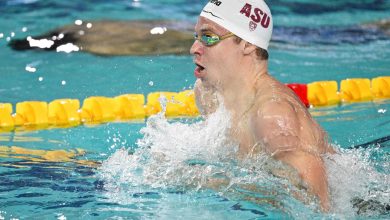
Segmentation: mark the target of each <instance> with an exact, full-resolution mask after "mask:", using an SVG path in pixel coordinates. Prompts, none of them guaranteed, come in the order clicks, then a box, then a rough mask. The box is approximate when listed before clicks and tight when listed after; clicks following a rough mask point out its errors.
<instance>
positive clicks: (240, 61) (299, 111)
mask: <svg viewBox="0 0 390 220" xmlns="http://www.w3.org/2000/svg"><path fill="white" fill-rule="evenodd" d="M272 29H273V20H272V15H271V12H270V9H269V8H268V6H267V5H266V3H265V2H264V1H262V0H256V1H254V0H245V1H231V0H219V1H210V2H209V3H208V4H207V5H206V6H205V7H204V8H203V10H202V12H201V14H200V16H199V18H198V22H197V24H196V26H195V42H194V43H193V45H192V47H191V50H190V52H191V54H192V55H193V56H194V63H195V64H196V68H195V72H194V74H195V76H196V77H197V81H196V83H195V87H194V91H195V96H196V102H197V105H198V108H199V109H200V111H201V113H202V114H203V115H205V116H206V117H207V115H208V114H210V113H212V112H214V111H215V109H216V107H217V106H218V105H219V104H220V103H221V100H223V104H224V106H225V107H226V109H227V110H228V111H229V112H230V113H231V120H232V121H231V123H232V129H231V137H232V138H233V139H234V140H235V141H237V142H238V143H239V158H246V157H248V156H251V155H254V154H256V153H260V152H265V153H267V154H268V155H270V156H271V157H272V158H274V159H276V160H278V161H281V162H283V163H284V164H285V165H287V166H289V167H291V168H293V169H294V170H295V171H296V172H297V173H298V175H299V177H300V179H301V181H303V182H304V183H305V185H306V186H307V188H308V191H309V192H310V193H311V194H312V195H314V196H316V197H317V198H318V199H319V203H320V205H321V208H322V209H323V210H324V211H328V210H329V208H330V198H329V191H328V181H327V171H326V168H325V165H324V161H323V158H322V156H323V155H324V154H326V153H333V152H334V151H333V149H332V148H331V147H330V146H329V145H328V143H327V140H326V133H325V132H324V130H323V129H322V128H321V127H320V126H319V124H317V122H316V121H315V120H314V119H313V118H312V117H311V115H310V113H309V112H308V111H307V109H306V107H305V106H304V105H303V104H302V103H301V101H300V100H299V98H297V96H296V95H295V94H294V92H293V91H292V90H290V89H289V88H287V87H286V86H285V85H283V84H282V83H280V82H279V81H278V80H276V79H275V78H273V77H272V76H271V75H270V74H269V73H268V46H269V42H270V40H271V35H272ZM218 97H221V98H218Z"/></svg>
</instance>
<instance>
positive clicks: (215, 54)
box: [190, 17, 238, 88]
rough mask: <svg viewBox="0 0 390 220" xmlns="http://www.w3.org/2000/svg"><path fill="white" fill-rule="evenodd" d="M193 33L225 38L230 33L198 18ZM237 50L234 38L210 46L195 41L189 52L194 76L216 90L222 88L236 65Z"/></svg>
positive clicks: (211, 22)
mask: <svg viewBox="0 0 390 220" xmlns="http://www.w3.org/2000/svg"><path fill="white" fill-rule="evenodd" d="M195 33H196V35H198V36H202V35H203V34H205V33H206V34H215V35H218V36H226V35H229V33H230V32H229V31H228V30H226V29H224V28H223V27H221V26H219V25H218V24H216V23H215V22H213V21H210V20H209V19H207V18H204V17H199V19H198V23H197V24H196V26H195ZM237 48H238V44H237V43H235V42H234V37H228V38H226V39H223V40H221V41H219V42H218V43H217V44H215V45H212V46H209V45H206V44H205V43H204V42H201V41H200V40H195V42H194V44H193V45H192V47H191V50H190V52H191V54H193V55H194V63H195V64H196V68H195V71H194V74H195V76H196V77H197V78H199V79H201V80H202V81H203V82H204V83H207V84H210V85H212V86H215V87H217V88H220V87H223V85H224V84H225V83H224V82H225V81H226V80H229V79H230V77H229V74H230V72H232V71H231V70H232V68H231V66H232V65H237V59H236V55H237V54H238V53H237Z"/></svg>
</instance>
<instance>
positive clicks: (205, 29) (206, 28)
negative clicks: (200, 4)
mask: <svg viewBox="0 0 390 220" xmlns="http://www.w3.org/2000/svg"><path fill="white" fill-rule="evenodd" d="M199 32H214V30H213V27H212V26H210V25H208V24H205V25H202V26H201V27H200V29H199Z"/></svg>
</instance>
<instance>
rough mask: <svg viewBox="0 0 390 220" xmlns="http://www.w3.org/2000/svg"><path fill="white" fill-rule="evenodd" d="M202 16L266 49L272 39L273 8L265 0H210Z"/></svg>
mask: <svg viewBox="0 0 390 220" xmlns="http://www.w3.org/2000/svg"><path fill="white" fill-rule="evenodd" d="M200 16H202V17H205V18H208V19H210V20H211V21H213V22H215V23H217V24H218V25H220V26H222V27H223V28H225V29H227V30H229V31H230V32H232V33H233V34H235V35H236V36H238V37H240V38H241V39H244V40H245V41H247V42H249V43H251V44H254V45H256V46H258V47H260V48H263V49H265V50H267V49H268V45H269V42H270V40H271V35H272V29H273V21H272V15H271V10H270V9H269V8H268V6H267V4H266V3H265V2H264V1H263V0H243V1H242V0H210V1H209V3H207V5H206V6H205V7H204V8H203V10H202V12H201V13H200Z"/></svg>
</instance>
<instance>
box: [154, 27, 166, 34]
mask: <svg viewBox="0 0 390 220" xmlns="http://www.w3.org/2000/svg"><path fill="white" fill-rule="evenodd" d="M166 31H167V28H166V27H154V28H152V29H151V30H150V33H151V34H164V33H165V32H166Z"/></svg>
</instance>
